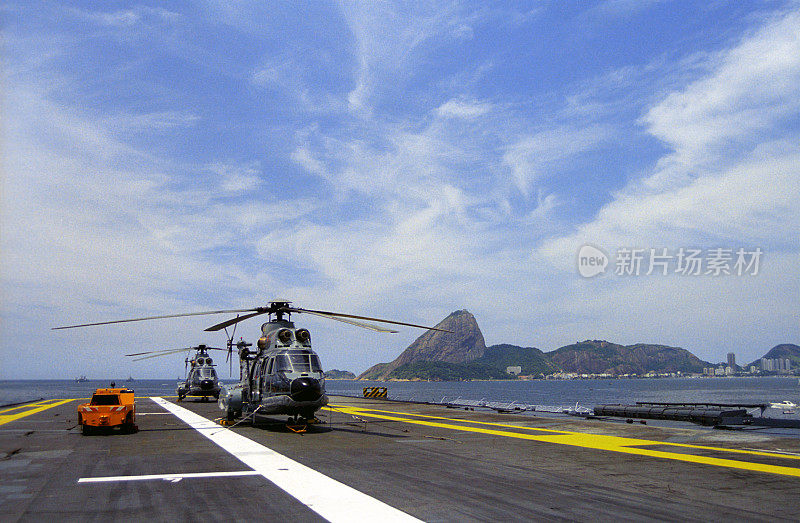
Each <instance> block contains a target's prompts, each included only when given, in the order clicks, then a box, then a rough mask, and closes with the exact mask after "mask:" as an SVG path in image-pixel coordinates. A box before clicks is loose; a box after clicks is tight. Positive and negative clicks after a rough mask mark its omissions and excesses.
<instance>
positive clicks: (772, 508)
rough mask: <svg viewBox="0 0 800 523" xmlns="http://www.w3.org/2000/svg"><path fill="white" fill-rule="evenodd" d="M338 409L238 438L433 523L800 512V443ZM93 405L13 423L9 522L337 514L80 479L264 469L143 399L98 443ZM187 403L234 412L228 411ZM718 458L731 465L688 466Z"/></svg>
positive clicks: (269, 491) (257, 491)
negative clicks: (86, 430)
mask: <svg viewBox="0 0 800 523" xmlns="http://www.w3.org/2000/svg"><path fill="white" fill-rule="evenodd" d="M170 401H175V400H174V399H172V400H170ZM331 402H332V403H333V404H334V405H338V406H341V409H340V410H339V411H330V410H328V409H324V410H323V411H320V413H319V417H320V420H321V421H322V423H321V424H320V425H317V426H315V427H314V428H313V429H312V430H310V431H309V432H307V433H305V434H302V435H301V434H295V433H293V432H291V431H289V430H287V429H286V428H285V427H284V426H283V424H282V423H276V424H275V425H274V426H267V427H252V426H246V425H240V426H237V427H234V428H233V429H232V430H233V431H234V432H236V433H237V434H240V435H242V436H245V437H247V438H249V439H251V440H253V441H256V442H258V443H260V444H261V445H264V446H266V447H269V448H270V449H272V450H274V451H276V452H278V453H280V454H282V455H284V456H286V457H288V458H291V459H292V460H295V461H297V462H300V463H302V464H304V465H306V466H308V467H310V468H312V469H314V470H316V471H318V472H320V473H322V474H324V475H326V476H328V477H330V478H333V479H335V480H337V481H339V482H341V483H344V484H346V485H349V486H350V487H353V488H355V489H356V490H358V491H360V492H362V493H364V494H367V495H368V496H371V497H373V498H376V499H378V500H380V501H382V502H384V503H386V504H388V505H391V506H392V507H395V508H397V509H400V510H402V511H404V512H406V513H407V514H409V515H411V516H414V517H416V518H419V519H422V520H425V521H465V520H482V521H489V520H493V521H500V520H531V519H554V520H579V521H587V520H603V521H611V520H614V521H619V520H637V521H638V520H643V519H657V520H719V519H723V518H725V519H727V518H734V519H736V520H762V521H766V520H775V519H785V520H795V521H796V520H797V519H798V518H800V505H798V503H797V500H798V499H800V459H798V458H800V439H798V438H792V437H781V436H776V435H769V434H764V433H760V432H757V431H751V432H743V433H739V432H727V431H711V430H708V429H700V428H698V429H694V428H685V429H680V428H654V427H650V426H644V425H640V424H634V425H626V424H623V423H609V422H603V421H597V420H577V419H555V418H540V417H534V416H529V415H510V414H505V415H504V414H494V413H487V412H477V411H464V410H455V409H447V408H444V407H438V406H429V405H417V404H408V403H395V402H383V401H380V400H366V399H353V398H338V397H334V398H331ZM77 403H78V402H77V401H73V402H70V403H66V404H64V405H61V406H56V407H52V408H49V409H47V410H43V411H41V412H38V413H35V414H31V415H29V416H25V417H21V418H19V419H14V420H13V421H6V422H5V423H3V420H2V414H3V413H0V423H2V424H0V476H1V477H2V483H0V520H2V521H18V520H20V521H45V520H48V519H53V520H55V519H57V520H59V521H63V520H80V521H101V520H103V521H107V520H140V521H141V520H146V519H151V520H155V521H166V520H172V521H175V520H182V521H198V520H203V521H245V520H247V521H252V520H264V519H268V520H271V521H275V520H291V521H318V520H321V519H322V518H321V517H320V516H319V515H317V514H316V513H315V512H314V511H313V510H311V509H310V508H308V507H306V506H305V505H304V504H303V503H301V502H300V501H298V500H296V499H295V498H294V497H293V496H292V495H290V494H289V493H286V492H284V491H283V490H281V489H280V488H278V487H276V486H275V485H274V484H273V483H271V482H270V481H269V480H268V479H267V478H265V477H264V476H262V475H244V476H229V477H220V476H212V477H186V478H183V479H180V480H175V479H171V480H170V479H161V478H158V479H147V480H138V481H131V480H130V478H120V479H119V480H116V481H109V482H103V483H79V482H78V480H79V479H81V478H97V477H107V476H123V477H126V476H141V475H151V474H154V475H161V474H186V473H214V472H237V471H245V472H246V471H252V469H250V468H249V467H248V466H246V465H245V464H244V463H242V462H241V461H239V460H238V459H237V458H235V457H234V456H232V455H231V454H229V453H228V452H227V451H225V450H223V449H222V448H221V447H219V446H217V445H216V444H215V443H214V442H212V441H210V440H209V439H207V438H206V437H205V436H203V435H202V434H200V433H199V432H198V431H197V430H195V429H193V428H190V427H189V426H187V424H186V423H184V422H183V421H181V420H180V419H178V418H176V417H175V416H174V415H172V414H170V413H168V412H166V411H165V410H164V409H163V408H162V407H160V406H159V405H157V404H156V403H154V402H153V401H151V400H150V399H148V398H137V413H138V419H137V421H138V425H139V428H140V431H139V432H138V433H137V434H131V435H122V434H118V433H112V434H106V435H93V436H82V435H81V433H80V430H79V428H78V427H77V426H76V413H75V407H76V405H77ZM179 405H180V406H182V407H185V408H187V409H189V410H191V411H193V412H195V413H198V414H200V415H202V416H204V417H207V418H209V419H214V418H216V417H218V416H219V415H220V414H221V412H220V411H219V410H218V409H217V406H216V404H215V403H202V402H199V401H197V402H194V401H184V402H181V403H180V404H179ZM353 407H355V408H358V409H360V410H358V411H355V410H348V408H353ZM371 409H372V410H371ZM17 412H20V411H17ZM510 425H513V426H510ZM542 429H545V430H546V431H542ZM220 430H226V429H222V428H220ZM604 436H613V437H612V438H606V437H604ZM619 438H632V439H624V440H623V439H619ZM650 442H652V444H651V443H650ZM675 444H680V445H687V444H688V445H692V446H675ZM641 449H645V450H644V452H645V455H639V454H637V452H639V451H640V450H641ZM731 449H732V450H745V451H747V452H748V453H732V452H730V450H731ZM762 451H764V452H762ZM759 452H762V453H759ZM765 452H766V454H765ZM706 457H707V458H714V459H717V460H721V461H715V462H700V463H698V462H693V461H687V459H688V460H694V459H695V458H699V459H705V458H706ZM760 464H765V465H768V466H771V467H774V468H767V469H764V470H761V469H758V467H759V466H760ZM754 469H755V470H754ZM352 520H353V521H358V520H359V514H358V513H357V512H356V513H353V514H352Z"/></svg>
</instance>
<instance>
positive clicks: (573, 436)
mask: <svg viewBox="0 0 800 523" xmlns="http://www.w3.org/2000/svg"><path fill="white" fill-rule="evenodd" d="M332 406H333V405H332ZM333 407H334V408H336V409H337V410H338V411H339V412H342V413H345V414H350V415H355V416H359V417H372V418H378V419H384V420H389V421H400V422H403V423H411V424H415V425H423V426H428V427H437V428H443V429H450V430H458V431H462V432H475V433H481V434H489V435H492V436H502V437H506V438H517V439H524V440H528V441H538V442H542V443H555V444H559V445H569V446H573V447H583V448H588V449H596V450H606V451H611V452H620V453H624V454H634V455H638V456H647V457H652V458H661V459H670V460H675V461H685V462H689V463H700V464H704V465H712V466H717V467H727V468H735V469H742V470H750V471H755V472H766V473H769V474H780V475H784V476H794V477H800V468H795V467H788V466H781V465H767V464H764V463H752V462H747V461H738V460H735V459H725V458H714V457H709V456H697V455H693V454H681V453H678V452H666V451H660V450H652V449H647V448H642V447H647V446H653V445H659V446H662V445H667V446H674V447H679V448H680V447H684V448H695V449H703V450H711V451H716V452H723V453H740V454H750V455H755V456H766V457H771V458H778V459H797V457H795V456H787V455H785V454H776V453H771V452H759V451H746V450H737V449H726V448H720V447H706V446H700V445H689V444H681V443H668V442H663V441H653V440H646V439H637V438H624V437H620V436H607V435H604V434H586V433H581V432H569V431H559V430H550V429H537V428H534V427H522V426H519V425H504V424H500V423H486V422H477V421H475V422H473V421H469V420H460V419H451V418H443V417H437V416H423V415H416V414H410V416H417V417H422V418H428V419H424V420H423V419H413V418H409V417H407V416H409V414H405V413H401V412H392V411H385V410H372V409H363V408H357V407H348V406H333ZM434 420H440V421H434ZM442 421H445V422H455V423H472V424H475V425H482V426H470V425H455V424H453V423H443V422H442ZM489 426H495V427H500V428H514V429H517V430H529V431H536V432H538V433H526V432H511V431H508V430H497V429H495V428H489ZM542 432H549V434H542Z"/></svg>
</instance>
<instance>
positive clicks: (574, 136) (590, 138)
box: [503, 125, 611, 195]
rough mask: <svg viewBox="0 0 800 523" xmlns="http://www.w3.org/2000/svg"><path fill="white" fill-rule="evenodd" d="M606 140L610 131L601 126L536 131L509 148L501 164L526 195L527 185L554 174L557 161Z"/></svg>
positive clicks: (594, 146)
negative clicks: (552, 172)
mask: <svg viewBox="0 0 800 523" xmlns="http://www.w3.org/2000/svg"><path fill="white" fill-rule="evenodd" d="M610 136H611V130H610V128H608V127H606V126H601V125H590V126H587V127H583V128H572V127H561V128H557V129H548V130H545V131H540V132H538V133H535V134H533V135H530V136H525V137H523V138H520V139H519V140H518V141H517V142H516V143H513V144H511V145H509V146H508V147H507V148H506V151H505V153H504V154H503V164H504V165H505V166H506V167H507V168H508V169H509V170H510V171H511V176H512V177H513V179H514V182H515V183H516V185H517V188H518V189H519V190H520V191H521V192H522V193H523V194H525V195H528V194H529V193H530V189H531V184H532V183H533V182H535V181H537V180H538V179H540V178H541V177H543V176H546V175H548V174H549V171H554V170H557V169H558V162H559V161H562V160H566V159H569V158H572V157H574V156H576V155H578V154H580V153H583V152H586V151H589V150H592V149H594V148H596V147H598V146H599V145H601V144H602V143H603V142H605V141H608V140H609V138H610Z"/></svg>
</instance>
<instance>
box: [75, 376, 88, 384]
mask: <svg viewBox="0 0 800 523" xmlns="http://www.w3.org/2000/svg"><path fill="white" fill-rule="evenodd" d="M75 381H77V382H78V383H84V382H86V381H89V379H88V378H87V377H86V376H81V377H80V378H75Z"/></svg>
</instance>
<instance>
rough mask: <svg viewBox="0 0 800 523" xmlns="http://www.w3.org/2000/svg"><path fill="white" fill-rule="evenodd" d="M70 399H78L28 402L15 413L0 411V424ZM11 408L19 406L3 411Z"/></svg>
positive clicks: (56, 405) (61, 403)
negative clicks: (23, 408) (21, 409)
mask: <svg viewBox="0 0 800 523" xmlns="http://www.w3.org/2000/svg"><path fill="white" fill-rule="evenodd" d="M70 401H78V400H74V399H68V400H44V401H37V402H34V403H29V404H27V405H24V407H25V410H23V411H22V412H17V413H15V414H3V413H2V412H0V425H5V424H6V423H11V422H12V421H15V420H18V419H20V418H24V417H26V416H30V415H32V414H36V413H37V412H42V411H43V410H47V409H51V408H53V407H58V406H59V405H63V404H65V403H69V402H70ZM12 410H19V408H13V409H7V410H4V411H3V412H10V411H12Z"/></svg>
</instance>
